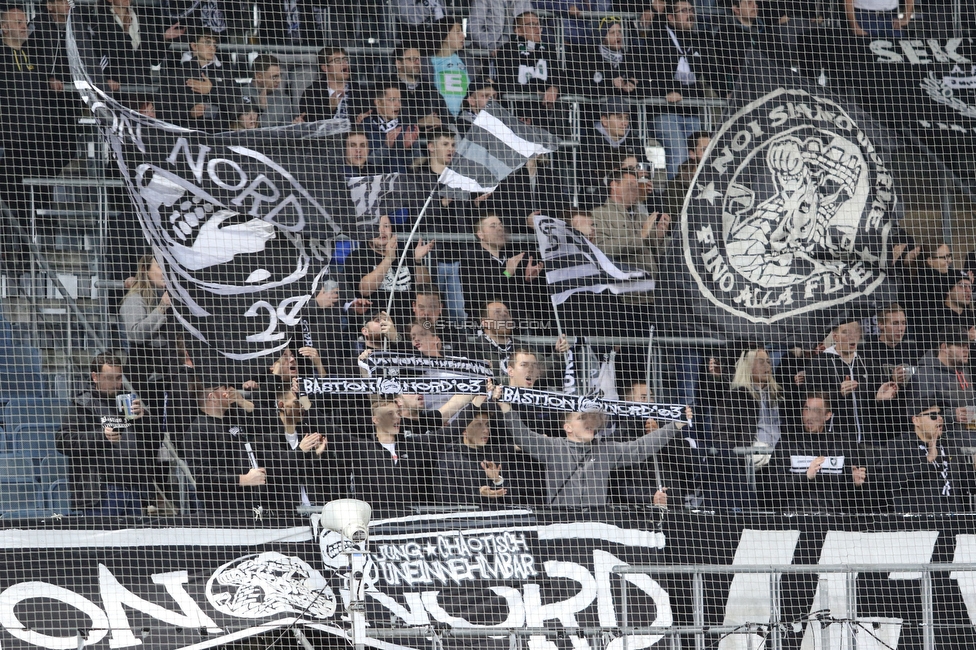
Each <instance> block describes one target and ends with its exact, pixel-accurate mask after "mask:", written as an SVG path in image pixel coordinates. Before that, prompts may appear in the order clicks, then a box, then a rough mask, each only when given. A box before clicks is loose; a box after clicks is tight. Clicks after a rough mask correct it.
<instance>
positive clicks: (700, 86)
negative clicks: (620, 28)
mask: <svg viewBox="0 0 976 650" xmlns="http://www.w3.org/2000/svg"><path fill="white" fill-rule="evenodd" d="M672 33H673V34H674V35H675V38H677V39H678V42H679V43H680V44H681V49H680V50H679V48H678V47H677V46H676V45H675V44H674V41H673V40H671V34H672ZM682 57H684V58H685V60H686V61H687V62H688V67H689V69H690V71H691V72H693V73H694V75H695V80H694V82H692V83H683V82H681V81H679V80H677V79H676V78H675V75H676V73H677V71H678V64H679V62H680V60H681V58H682ZM644 66H645V67H644V69H645V70H646V71H647V84H648V91H647V92H648V95H650V96H652V97H664V96H665V95H667V94H668V93H671V92H677V93H681V97H682V98H683V99H701V98H704V97H705V96H706V83H705V82H706V78H707V74H708V63H707V61H706V56H705V52H704V50H703V49H702V48H701V47H700V45H699V36H698V34H697V33H696V32H693V33H691V34H687V33H682V32H673V31H668V30H665V31H664V32H662V33H660V34H658V35H657V36H655V37H654V38H651V39H648V41H647V48H646V50H645V52H644ZM697 110H698V109H696V108H689V107H683V106H681V105H680V104H679V105H675V106H669V107H668V109H667V111H668V112H672V113H688V112H697Z"/></svg>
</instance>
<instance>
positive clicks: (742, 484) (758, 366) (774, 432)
mask: <svg viewBox="0 0 976 650" xmlns="http://www.w3.org/2000/svg"><path fill="white" fill-rule="evenodd" d="M782 397H783V390H782V387H781V386H780V385H779V383H778V382H777V381H776V379H775V378H774V377H773V366H772V361H771V359H770V358H769V353H768V352H767V351H766V349H765V348H763V347H755V348H751V349H748V350H744V351H743V352H742V354H741V355H739V360H738V362H737V363H736V364H735V374H734V375H733V377H732V381H731V383H730V384H729V390H728V393H726V394H725V395H724V397H723V399H721V400H719V402H718V405H717V413H716V418H715V420H716V421H715V432H714V440H715V442H716V444H717V446H718V447H719V448H720V451H721V454H720V459H721V461H720V466H721V469H720V471H719V475H720V476H718V477H716V478H717V479H718V483H719V485H722V484H724V486H723V487H722V488H720V489H719V490H717V491H716V497H717V498H718V499H719V500H720V504H724V505H727V506H729V507H746V506H753V505H755V493H754V492H753V491H752V490H751V488H750V487H748V486H747V482H746V474H745V463H746V462H747V461H746V460H745V459H743V457H742V456H738V455H736V454H735V452H734V451H733V449H734V448H735V447H750V446H753V445H756V444H757V443H759V444H761V445H767V446H769V448H770V451H772V449H773V447H775V446H776V443H778V442H779V439H780V435H781V433H782V419H781V417H780V404H781V401H782ZM768 460H769V457H768V456H767V455H760V454H756V455H755V457H754V458H753V459H752V460H751V462H755V463H756V466H761V465H763V464H765V462H768ZM763 461H765V462H763ZM726 482H728V483H726Z"/></svg>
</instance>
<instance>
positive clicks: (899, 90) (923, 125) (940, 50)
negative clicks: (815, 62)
mask: <svg viewBox="0 0 976 650" xmlns="http://www.w3.org/2000/svg"><path fill="white" fill-rule="evenodd" d="M974 62H976V48H974V46H973V39H972V38H949V39H936V38H928V39H914V38H912V39H909V38H904V39H893V40H884V39H878V40H873V41H870V42H869V43H868V45H867V47H866V48H865V51H864V52H863V53H862V57H861V59H860V61H859V65H857V66H855V67H854V69H853V70H852V75H851V79H852V80H854V83H855V89H856V90H855V92H856V94H857V96H858V97H859V98H860V100H859V101H861V102H862V105H863V106H864V107H865V109H867V110H870V111H871V112H872V113H873V114H874V115H875V116H876V117H877V118H878V119H879V120H881V121H883V122H884V123H885V124H886V125H889V126H891V127H893V128H897V129H899V131H901V132H902V133H903V134H904V135H906V136H909V137H911V138H913V139H915V141H916V142H918V143H921V144H922V145H924V146H926V147H927V148H928V151H929V153H930V154H931V155H933V156H935V157H936V159H937V160H938V161H939V162H941V163H942V164H944V165H946V167H948V168H949V169H950V170H952V171H953V172H955V174H956V175H957V176H958V177H959V178H960V179H961V180H962V181H963V182H965V183H966V184H968V186H969V190H970V191H972V190H973V181H974V175H976V63H974ZM879 83H880V84H884V86H885V87H886V88H890V89H892V90H893V92H894V93H895V94H896V95H897V100H892V97H891V95H890V94H888V93H879V92H877V87H878V84H879Z"/></svg>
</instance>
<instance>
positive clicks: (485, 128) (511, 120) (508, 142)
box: [440, 102, 559, 194]
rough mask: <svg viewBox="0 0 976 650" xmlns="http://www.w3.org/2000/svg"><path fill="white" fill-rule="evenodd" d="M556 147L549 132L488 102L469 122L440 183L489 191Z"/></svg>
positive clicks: (555, 142) (468, 189)
mask: <svg viewBox="0 0 976 650" xmlns="http://www.w3.org/2000/svg"><path fill="white" fill-rule="evenodd" d="M558 147H559V143H558V142H557V141H556V138H554V137H553V136H552V135H551V134H550V133H549V132H548V131H545V130H543V129H540V128H537V127H534V126H528V125H526V124H522V123H521V122H519V121H518V119H516V118H515V117H514V116H513V115H512V114H511V113H509V112H508V111H506V110H505V109H504V108H502V107H501V106H500V105H499V104H497V103H495V102H490V103H489V104H488V105H487V106H486V107H485V108H484V109H483V110H482V111H481V112H480V113H478V115H477V116H476V117H475V119H474V121H473V122H472V123H471V127H470V128H469V129H468V132H467V133H466V134H465V135H464V138H462V140H461V142H460V143H459V144H458V147H457V151H455V153H454V158H453V160H452V162H451V165H450V166H449V167H448V168H447V169H445V170H444V172H443V173H442V174H441V177H440V181H441V183H443V184H444V185H447V186H448V187H449V188H452V189H455V190H459V191H461V192H474V193H475V194H484V193H486V192H491V191H492V190H494V189H495V188H496V187H498V184H499V183H500V182H502V181H503V180H505V179H506V178H507V177H508V176H509V175H510V174H511V173H512V172H514V171H516V170H517V169H519V168H520V167H521V166H522V165H524V164H525V163H526V161H527V160H528V159H529V158H531V157H533V156H540V155H542V154H547V153H552V152H554V151H555V150H556V149H557V148H558ZM442 193H443V192H442Z"/></svg>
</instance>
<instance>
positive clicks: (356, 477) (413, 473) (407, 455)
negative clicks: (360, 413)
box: [328, 434, 444, 513]
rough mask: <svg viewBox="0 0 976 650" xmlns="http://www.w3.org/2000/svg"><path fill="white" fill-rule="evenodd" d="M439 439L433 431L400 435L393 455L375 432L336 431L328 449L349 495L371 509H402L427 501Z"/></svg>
mask: <svg viewBox="0 0 976 650" xmlns="http://www.w3.org/2000/svg"><path fill="white" fill-rule="evenodd" d="M443 443H444V440H443V439H441V438H440V437H439V436H436V435H415V436H410V437H405V436H402V435H401V436H398V440H397V442H396V458H395V459H394V457H393V456H392V455H391V454H390V452H389V451H388V450H387V449H386V448H385V447H383V445H381V444H380V443H379V441H378V440H377V439H376V436H375V434H370V435H367V436H358V435H351V434H338V435H335V436H331V437H330V438H329V447H328V451H329V455H330V457H331V458H332V459H333V460H334V462H335V463H336V466H337V468H338V471H339V472H340V474H341V476H342V482H343V483H344V484H345V485H346V486H347V487H348V489H349V496H351V497H352V498H355V499H361V500H363V501H366V502H368V503H369V504H370V505H371V506H372V507H373V511H374V513H376V512H383V513H402V512H403V511H404V510H406V509H407V508H409V507H410V506H415V505H425V504H428V503H430V500H431V494H432V489H433V487H434V476H435V471H434V468H435V466H436V462H437V454H438V452H439V450H440V449H439V448H440V446H441V445H443Z"/></svg>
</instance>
